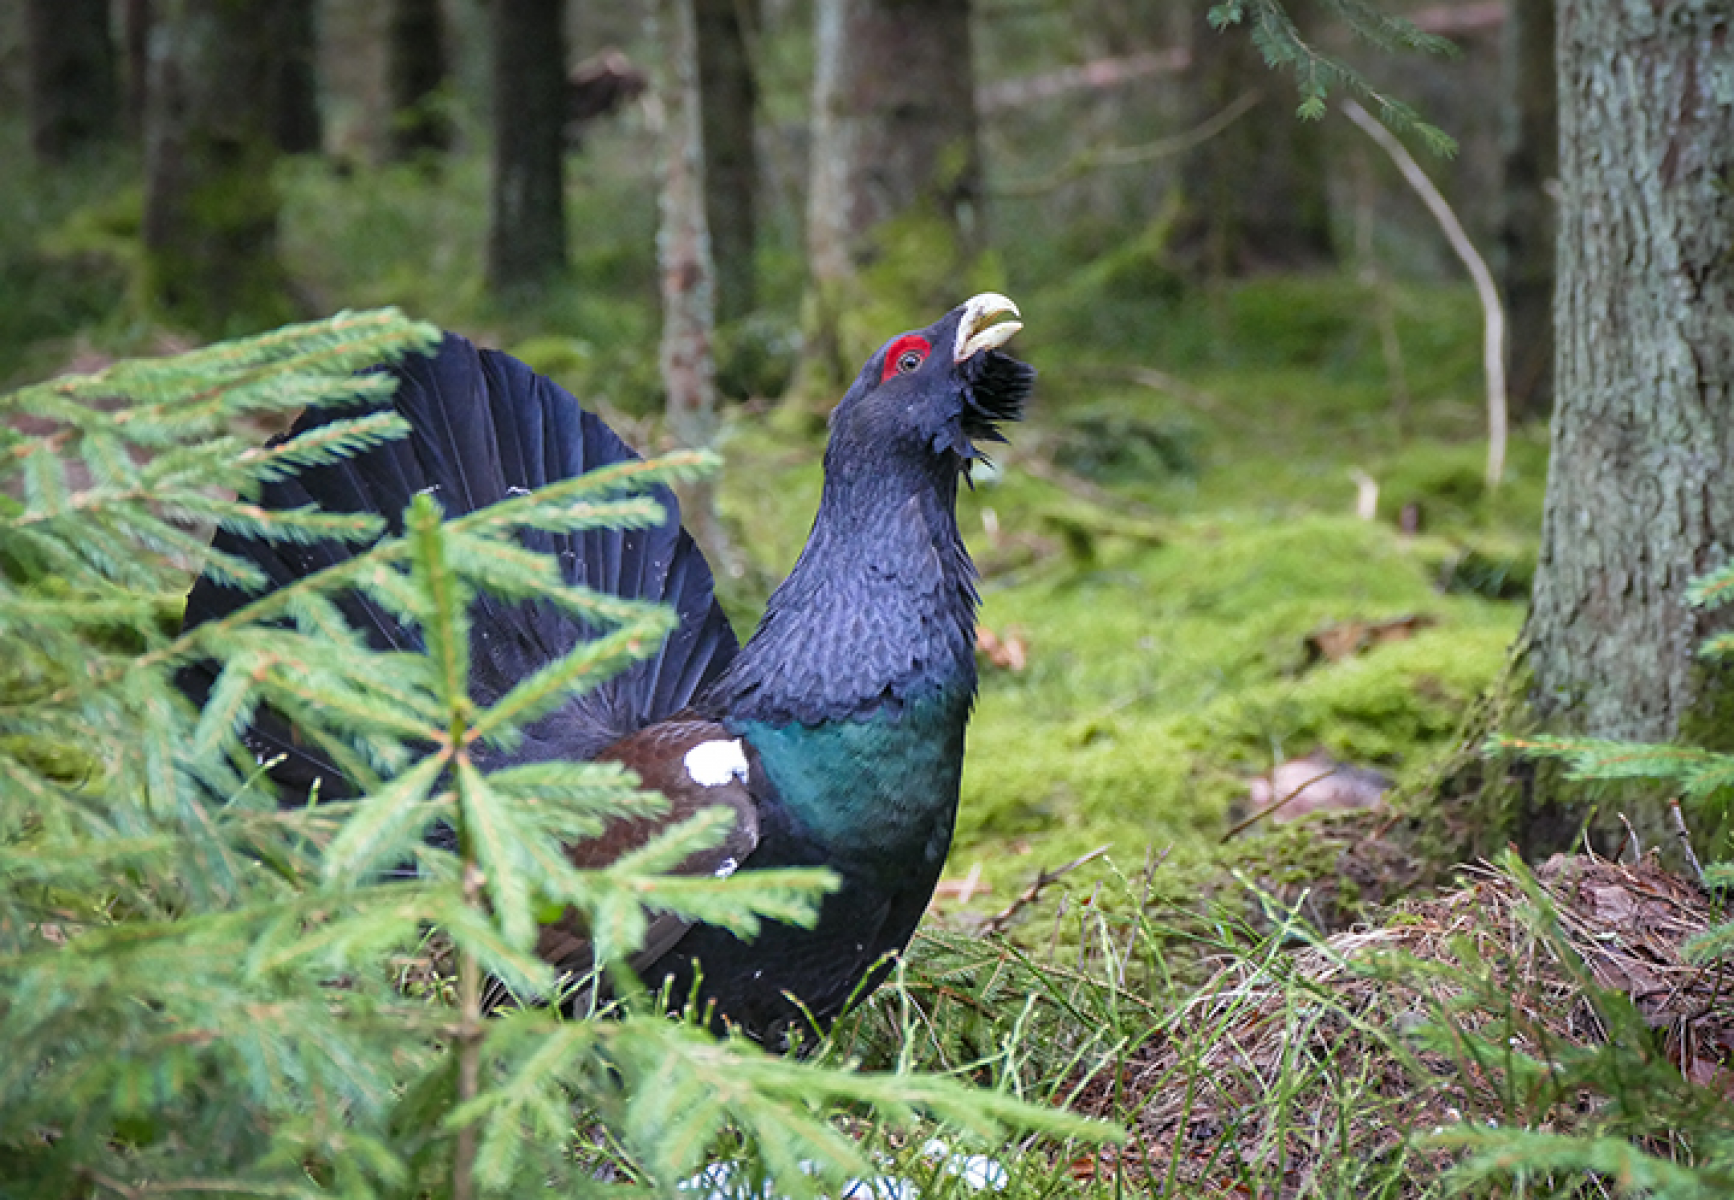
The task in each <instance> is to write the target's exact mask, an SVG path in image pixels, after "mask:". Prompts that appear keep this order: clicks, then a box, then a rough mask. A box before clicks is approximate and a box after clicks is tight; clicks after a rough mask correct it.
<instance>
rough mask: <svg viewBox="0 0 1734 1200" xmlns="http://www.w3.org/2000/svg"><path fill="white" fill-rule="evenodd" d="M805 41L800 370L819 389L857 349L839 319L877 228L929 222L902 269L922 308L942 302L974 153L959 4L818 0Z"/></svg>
mask: <svg viewBox="0 0 1734 1200" xmlns="http://www.w3.org/2000/svg"><path fill="white" fill-rule="evenodd" d="M814 40H815V53H816V57H817V64H816V68H815V73H814V82H813V133H812V152H811V154H812V157H811V162H810V165H809V170H808V179H809V184H808V194H807V253H808V262H809V269H810V270H811V272H812V291H811V294H810V296H809V312H808V318H807V322H806V324H807V330H808V352H807V363H806V364H805V367H804V369H805V371H806V372H807V374H808V375H809V380H808V382H809V383H810V384H811V385H812V386H814V387H817V386H819V385H821V384H823V385H825V386H827V387H830V386H835V385H836V384H838V383H840V382H843V381H846V380H847V379H849V378H852V377H853V376H854V373H855V365H853V364H852V363H851V359H853V358H854V357H855V355H856V352H857V351H859V350H860V347H858V346H853V345H851V344H849V343H850V339H849V337H848V335H847V334H846V332H845V331H844V329H843V327H842V325H843V321H842V314H843V311H844V310H845V308H847V307H848V306H849V305H850V304H851V303H852V302H853V300H854V299H855V297H854V295H853V286H854V283H855V280H856V277H857V274H858V272H859V271H860V270H861V269H862V268H863V267H865V266H867V265H869V264H871V263H872V262H873V261H874V260H875V259H876V258H878V257H879V256H880V255H881V254H882V253H883V252H884V251H885V250H886V249H887V246H886V243H885V236H884V235H885V232H886V229H887V226H888V225H889V224H890V223H892V222H899V223H902V222H903V221H905V220H907V219H910V218H927V219H929V220H932V221H933V222H935V228H936V231H937V233H938V235H939V236H938V237H937V238H933V237H927V238H921V239H919V244H920V253H919V256H918V257H919V259H920V261H919V262H918V263H913V264H911V265H912V266H918V267H920V268H922V270H923V271H924V272H925V273H926V274H927V275H928V276H929V277H930V283H931V286H930V287H929V288H928V290H929V291H930V292H931V293H932V294H931V295H927V296H923V297H921V298H920V301H921V302H922V303H924V304H932V303H947V302H955V297H952V296H951V295H950V293H951V292H952V291H955V279H956V276H957V273H958V271H959V270H960V269H961V268H962V267H963V265H964V264H965V263H966V262H967V260H968V258H969V257H970V255H971V254H972V253H973V251H974V249H975V244H976V237H977V232H978V225H979V220H980V207H981V195H982V187H981V152H980V147H979V144H978V139H977V128H976V113H975V72H974V65H973V62H972V54H971V37H970V4H969V0H931V2H928V0H921V2H918V0H820V3H819V4H818V6H817V12H816V21H815V39H814ZM941 297H946V299H942V298H941ZM815 375H816V376H817V378H814V377H813V376H815Z"/></svg>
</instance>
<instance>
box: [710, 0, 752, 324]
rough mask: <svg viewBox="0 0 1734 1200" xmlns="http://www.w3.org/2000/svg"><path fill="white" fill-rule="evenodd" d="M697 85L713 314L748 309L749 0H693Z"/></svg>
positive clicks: (726, 315) (733, 316)
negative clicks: (713, 268)
mask: <svg viewBox="0 0 1734 1200" xmlns="http://www.w3.org/2000/svg"><path fill="white" fill-rule="evenodd" d="M695 9H696V13H695V15H696V18H697V24H698V86H699V95H700V98H701V103H700V110H701V111H700V116H701V117H702V118H703V120H704V207H705V217H706V219H707V221H708V223H709V225H710V244H711V252H712V256H713V257H714V259H715V261H716V317H717V320H718V321H722V322H725V323H726V322H728V321H734V320H738V319H739V318H741V317H743V316H745V315H746V314H747V313H749V312H751V311H752V310H753V307H754V303H755V296H756V289H755V286H754V275H753V252H754V249H755V247H756V245H757V241H758V221H757V215H756V212H755V209H756V206H757V197H758V174H759V158H758V151H757V148H756V147H755V145H754V140H753V136H754V130H755V127H756V124H757V122H756V120H755V116H756V110H757V107H758V81H757V79H756V77H755V75H754V73H753V58H752V44H753V43H752V38H753V37H754V35H755V34H756V33H757V28H758V27H757V21H756V17H757V13H758V4H757V2H756V0H696V3H695Z"/></svg>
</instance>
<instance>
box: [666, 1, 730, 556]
mask: <svg viewBox="0 0 1734 1200" xmlns="http://www.w3.org/2000/svg"><path fill="white" fill-rule="evenodd" d="M699 2H700V0H658V3H657V32H658V34H659V39H660V41H661V42H662V60H663V61H662V70H661V71H660V72H658V75H659V80H658V83H659V90H660V92H661V94H662V110H663V113H664V118H665V125H664V130H663V176H662V212H661V218H662V228H661V230H660V231H659V232H658V234H657V239H656V257H657V266H658V267H659V268H660V270H661V277H662V350H661V367H662V382H663V387H664V389H665V390H666V392H667V399H666V410H665V411H666V413H667V417H668V431H669V433H670V434H671V435H672V436H673V438H674V440H675V441H676V442H677V443H679V444H680V445H682V446H691V447H701V446H708V445H710V444H711V442H712V441H714V440H715V438H716V360H715V358H714V355H713V353H712V333H713V332H714V330H715V327H716V309H715V296H716V291H715V286H714V280H715V276H716V268H715V265H714V262H713V260H712V258H711V240H710V227H709V221H708V217H707V213H706V198H707V190H706V187H705V175H706V171H707V165H708V164H707V162H706V157H705V149H706V147H705V141H704V118H703V115H702V113H701V112H700V107H701V105H702V102H703V98H702V93H701V90H700V84H699V73H700V70H701V67H700V61H701V60H700V54H701V51H700V48H699V39H700V32H699V23H698V19H697V14H696V12H695V9H696V7H697V4H698V3H699ZM680 501H681V513H682V519H683V520H684V522H685V524H686V527H687V528H688V529H689V530H690V531H691V532H692V535H693V538H694V539H695V540H696V541H697V542H698V544H699V548H700V549H701V550H703V551H704V553H705V557H706V558H708V559H709V560H710V562H711V564H712V565H713V566H714V567H715V568H716V570H717V571H718V573H719V574H721V575H724V576H729V575H738V574H739V573H740V572H739V570H738V568H737V565H736V555H735V554H734V552H733V548H732V547H731V546H730V545H729V543H728V540H727V538H726V537H725V536H724V534H723V530H722V525H721V523H720V522H719V521H718V520H717V512H716V494H715V490H714V488H713V487H712V486H711V483H710V481H709V480H698V481H696V482H694V483H690V484H687V485H685V486H683V487H682V488H681V489H680Z"/></svg>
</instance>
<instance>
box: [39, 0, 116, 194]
mask: <svg viewBox="0 0 1734 1200" xmlns="http://www.w3.org/2000/svg"><path fill="white" fill-rule="evenodd" d="M24 29H25V39H26V42H27V53H28V58H29V96H30V148H31V150H32V152H33V153H34V154H35V155H36V157H37V158H38V159H40V160H41V161H43V162H60V161H63V160H65V159H66V158H68V157H70V156H71V155H73V154H75V153H76V152H78V151H79V150H80V149H82V148H84V147H85V146H89V145H91V144H94V143H97V142H102V141H106V140H107V139H109V138H111V137H113V136H114V133H115V128H116V118H117V117H118V115H119V97H118V92H117V88H116V80H115V65H114V42H113V40H112V39H111V38H110V36H109V29H108V0H29V3H28V4H27V5H26V7H25V12H24Z"/></svg>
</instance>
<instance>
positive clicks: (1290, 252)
mask: <svg viewBox="0 0 1734 1200" xmlns="http://www.w3.org/2000/svg"><path fill="white" fill-rule="evenodd" d="M1211 7H1212V6H1211V5H1208V4H1198V5H1195V6H1194V9H1195V12H1196V15H1195V17H1194V18H1193V21H1192V67H1191V70H1190V73H1189V74H1190V92H1191V98H1192V107H1193V119H1192V123H1193V124H1194V125H1195V126H1202V125H1205V124H1206V123H1207V122H1211V121H1219V120H1222V119H1224V118H1225V117H1226V118H1228V124H1227V125H1226V126H1225V127H1223V128H1222V129H1220V130H1219V131H1218V132H1217V133H1216V134H1215V135H1214V136H1213V137H1210V138H1208V139H1206V140H1205V141H1204V142H1203V143H1202V144H1201V145H1199V147H1198V148H1197V149H1196V150H1194V151H1192V153H1191V154H1190V155H1188V156H1187V158H1186V161H1185V163H1184V165H1183V167H1182V180H1181V191H1182V194H1183V196H1184V198H1185V209H1184V211H1183V214H1182V216H1181V219H1180V221H1179V223H1178V225H1177V226H1176V229H1175V234H1174V248H1175V253H1176V256H1177V258H1178V259H1179V261H1180V262H1181V263H1182V264H1183V265H1184V266H1185V267H1186V268H1187V269H1188V270H1189V271H1190V273H1192V274H1193V275H1195V276H1197V277H1200V278H1205V279H1225V278H1237V277H1240V276H1245V275H1251V274H1256V273H1258V272H1261V271H1275V270H1283V271H1290V270H1305V269H1308V268H1313V267H1322V266H1328V265H1329V264H1331V263H1332V262H1334V261H1335V251H1334V249H1333V247H1332V245H1331V223H1330V201H1329V196H1328V194H1327V190H1326V180H1325V147H1324V129H1323V127H1322V125H1321V123H1320V122H1317V121H1302V120H1300V119H1299V118H1298V117H1296V116H1295V115H1294V109H1295V103H1296V101H1295V99H1294V93H1293V89H1292V88H1291V86H1290V85H1289V82H1288V79H1287V77H1286V76H1285V75H1283V74H1280V73H1278V72H1275V71H1272V70H1271V69H1270V68H1269V67H1268V66H1266V65H1265V62H1264V59H1263V58H1262V57H1261V56H1260V54H1259V52H1258V48H1257V47H1256V46H1255V45H1254V44H1253V40H1252V37H1251V36H1250V33H1249V31H1248V30H1247V29H1246V28H1245V27H1244V26H1233V27H1230V28H1227V29H1221V30H1217V29H1213V28H1211V27H1210V24H1209V22H1208V20H1206V15H1207V12H1208V10H1209V9H1210V8H1211ZM1249 101H1250V102H1251V103H1252V107H1251V108H1250V109H1248V110H1247V111H1245V112H1243V113H1242V114H1241V115H1240V116H1238V117H1234V116H1232V112H1233V110H1234V109H1235V108H1236V106H1237V105H1241V104H1245V103H1248V102H1249Z"/></svg>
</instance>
